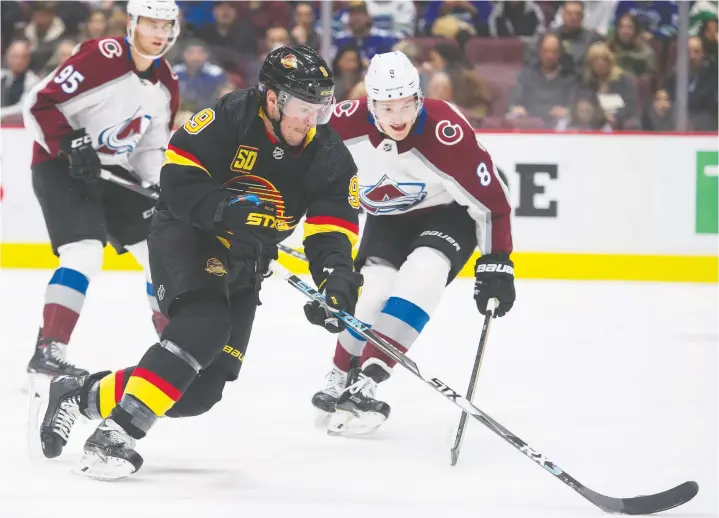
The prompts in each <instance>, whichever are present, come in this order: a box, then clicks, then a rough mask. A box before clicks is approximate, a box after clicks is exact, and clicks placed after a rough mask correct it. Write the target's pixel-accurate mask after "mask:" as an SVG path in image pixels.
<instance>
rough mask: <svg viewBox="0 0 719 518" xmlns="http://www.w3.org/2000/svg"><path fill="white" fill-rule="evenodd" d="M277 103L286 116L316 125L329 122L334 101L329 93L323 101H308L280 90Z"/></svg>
mask: <svg viewBox="0 0 719 518" xmlns="http://www.w3.org/2000/svg"><path fill="white" fill-rule="evenodd" d="M278 104H279V107H280V110H281V111H282V113H283V114H284V115H286V116H287V117H292V118H297V119H307V120H308V122H309V124H310V125H312V126H317V125H319V124H327V123H328V122H329V120H330V117H332V110H333V109H334V104H335V102H334V97H332V96H331V95H330V96H329V97H328V98H327V100H326V101H325V102H324V103H321V104H315V103H310V102H307V101H304V100H302V99H299V98H298V97H296V96H294V95H292V94H291V93H289V92H285V91H284V90H280V94H279V96H278Z"/></svg>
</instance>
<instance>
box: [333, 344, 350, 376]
mask: <svg viewBox="0 0 719 518" xmlns="http://www.w3.org/2000/svg"><path fill="white" fill-rule="evenodd" d="M351 359H352V355H351V354H350V353H348V352H347V349H345V348H344V347H342V344H341V343H340V341H339V340H337V346H336V347H335V357H334V360H333V361H334V364H335V367H337V368H338V369H340V370H342V371H344V372H348V371H349V370H350V360H351Z"/></svg>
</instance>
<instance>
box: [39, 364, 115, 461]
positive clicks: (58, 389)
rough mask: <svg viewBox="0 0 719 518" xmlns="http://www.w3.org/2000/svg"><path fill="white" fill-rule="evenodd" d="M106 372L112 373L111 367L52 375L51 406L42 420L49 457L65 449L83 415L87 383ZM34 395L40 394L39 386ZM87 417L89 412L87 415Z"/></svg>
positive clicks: (42, 435)
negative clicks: (87, 372) (81, 373)
mask: <svg viewBox="0 0 719 518" xmlns="http://www.w3.org/2000/svg"><path fill="white" fill-rule="evenodd" d="M106 374H109V371H106V372H99V373H97V374H93V375H92V376H82V377H79V378H78V377H75V376H56V377H55V378H53V379H52V381H51V382H50V390H49V391H48V393H49V394H48V405H47V410H46V411H45V417H44V418H43V420H42V423H41V424H40V444H41V446H42V453H43V455H45V457H46V458H48V459H54V458H55V457H58V456H59V455H60V454H61V453H62V449H63V448H64V447H65V445H67V440H68V438H69V437H70V432H71V431H72V427H73V425H74V424H75V421H76V420H77V418H78V417H79V416H80V415H83V414H82V410H81V408H80V405H81V398H82V396H81V393H82V389H83V387H90V386H92V384H93V383H94V382H95V381H98V380H100V379H102V377H104V376H105V375H106ZM33 398H38V399H39V398H40V394H39V392H38V391H37V390H34V391H33ZM85 398H87V395H85ZM85 404H87V403H85ZM86 417H88V416H87V415H86ZM36 430H37V429H36ZM36 433H37V432H36Z"/></svg>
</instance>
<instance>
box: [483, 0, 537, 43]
mask: <svg viewBox="0 0 719 518" xmlns="http://www.w3.org/2000/svg"><path fill="white" fill-rule="evenodd" d="M544 31H545V22H544V13H542V9H540V7H539V6H538V5H537V4H536V3H535V2H516V1H512V0H509V1H506V2H497V3H496V4H494V9H493V10H492V15H491V16H490V17H489V34H490V35H491V36H492V37H493V38H517V37H530V36H534V35H536V34H541V33H543V32H544Z"/></svg>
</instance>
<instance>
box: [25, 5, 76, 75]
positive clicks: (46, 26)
mask: <svg viewBox="0 0 719 518" xmlns="http://www.w3.org/2000/svg"><path fill="white" fill-rule="evenodd" d="M31 8H32V17H31V19H30V23H29V24H28V25H27V27H25V37H26V38H27V39H28V40H29V41H30V46H31V49H32V58H31V60H30V68H31V69H33V70H34V71H36V72H37V71H40V70H42V69H43V67H44V66H45V64H46V63H47V62H48V60H49V59H50V58H51V57H52V54H53V52H55V45H57V43H58V42H59V41H60V40H61V39H62V38H63V37H64V36H65V32H66V28H65V24H64V23H63V21H62V20H61V19H60V17H59V16H57V15H56V14H55V7H54V3H53V2H33V3H32V4H31Z"/></svg>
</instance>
